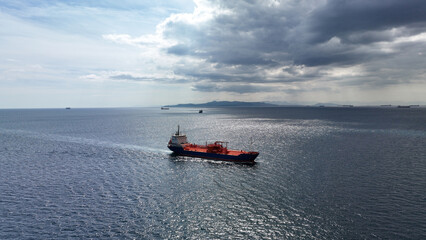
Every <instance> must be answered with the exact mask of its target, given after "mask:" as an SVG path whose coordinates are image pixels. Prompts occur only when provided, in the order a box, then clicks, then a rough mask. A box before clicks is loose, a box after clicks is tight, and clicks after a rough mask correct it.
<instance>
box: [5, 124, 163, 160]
mask: <svg viewBox="0 0 426 240" xmlns="http://www.w3.org/2000/svg"><path fill="white" fill-rule="evenodd" d="M0 133H6V134H13V135H21V136H26V137H31V138H36V139H44V140H51V141H60V142H69V143H79V144H86V145H91V146H99V147H110V148H121V149H133V150H141V151H144V152H155V153H164V154H169V153H171V151H170V150H166V149H159V148H152V147H147V146H139V145H132V144H123V143H114V142H109V141H101V140H97V139H89V138H82V137H71V136H63V135H58V134H50V133H40V132H33V131H27V130H11V129H3V128H0Z"/></svg>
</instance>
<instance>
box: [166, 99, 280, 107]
mask: <svg viewBox="0 0 426 240" xmlns="http://www.w3.org/2000/svg"><path fill="white" fill-rule="evenodd" d="M278 106H279V105H276V104H271V103H265V102H239V101H213V102H207V103H199V104H195V103H185V104H176V105H165V106H163V107H194V108H201V107H278Z"/></svg>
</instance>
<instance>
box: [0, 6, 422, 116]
mask: <svg viewBox="0 0 426 240" xmlns="http://www.w3.org/2000/svg"><path fill="white" fill-rule="evenodd" d="M0 44H1V45H0V56H1V58H0V108H49V107H60V108H62V107H65V106H71V107H133V106H160V105H172V104H179V103H204V102H210V101H214V100H218V101H248V102H253V101H259V102H289V103H296V104H315V103H318V102H333V103H338V104H357V105H372V104H375V105H380V104H393V105H398V104H422V105H424V104H426V94H425V93H426V72H425V70H424V69H425V66H426V59H425V56H426V2H424V1H420V0H406V1H399V0H384V1H379V0H357V1H341V0H306V1H296V0H287V1H275V0H265V1H256V0H255V1H222V0H211V1H209V0H194V1H184V0H169V1H164V0H163V1H135V0H125V1H120V2H117V1H111V0H107V1H99V2H93V1H74V0H72V1H65V0H58V1H49V0H44V1H43V0H36V1H23V0H13V1H12V0H0Z"/></svg>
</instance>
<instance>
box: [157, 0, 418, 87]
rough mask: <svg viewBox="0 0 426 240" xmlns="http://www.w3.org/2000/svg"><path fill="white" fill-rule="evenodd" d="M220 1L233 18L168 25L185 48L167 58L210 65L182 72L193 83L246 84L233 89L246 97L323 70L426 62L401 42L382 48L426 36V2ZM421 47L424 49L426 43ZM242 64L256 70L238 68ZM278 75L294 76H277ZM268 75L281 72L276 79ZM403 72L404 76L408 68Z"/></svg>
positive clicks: (170, 34)
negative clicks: (300, 70)
mask: <svg viewBox="0 0 426 240" xmlns="http://www.w3.org/2000/svg"><path fill="white" fill-rule="evenodd" d="M214 3H215V5H216V6H218V9H219V10H220V11H222V12H225V13H224V14H222V13H221V14H216V15H214V16H213V17H212V19H211V20H210V21H208V22H206V23H203V24H201V25H196V24H189V23H185V22H182V21H169V22H168V23H167V24H166V25H165V29H164V36H165V37H166V38H170V39H173V40H175V41H177V42H178V44H176V45H174V46H172V47H170V48H168V49H166V52H167V53H169V54H173V55H178V56H191V57H194V58H198V59H200V60H203V61H204V62H203V63H200V65H199V66H197V67H193V68H192V69H189V68H187V69H185V71H183V72H181V73H182V75H184V76H188V77H191V78H192V80H193V81H197V80H198V81H204V82H205V81H208V80H210V81H212V82H217V81H220V82H223V83H226V82H233V83H240V85H235V84H233V85H232V86H233V87H239V88H240V89H241V90H238V91H239V92H249V91H251V87H249V88H247V89H244V87H242V86H243V84H244V83H260V82H264V83H270V82H283V83H285V82H301V81H309V80H312V79H315V78H321V77H324V74H323V73H324V71H321V69H318V68H322V69H326V70H329V69H330V68H332V67H350V66H354V65H359V64H368V65H369V66H370V68H369V69H374V67H371V66H377V67H383V65H382V64H381V63H380V62H381V61H385V62H386V64H389V65H394V66H395V67H398V65H397V63H401V62H404V61H405V60H406V59H405V58H406V57H411V58H415V59H422V58H421V56H419V55H415V54H414V52H415V50H412V49H411V48H409V49H410V51H411V52H413V54H412V55H411V56H408V55H406V54H404V53H402V50H403V48H402V47H401V46H398V45H397V44H394V45H389V46H385V47H383V46H382V45H383V43H393V42H394V41H395V40H396V39H398V38H401V37H410V36H414V35H416V34H419V33H422V32H426V2H424V1H420V0H418V1H415V0H357V1H345V0H329V1H325V2H321V1H316V0H307V1H292V0H289V1H282V2H281V4H273V2H272V1H271V2H267V1H214ZM220 11H219V12H220ZM381 44H382V45H381ZM420 45H422V46H420V47H421V48H422V49H423V47H424V42H421V43H420ZM417 47H419V46H417ZM421 61H422V62H424V60H421ZM209 66H210V67H209ZM212 66H213V67H212ZM242 66H245V67H246V69H248V71H247V72H244V71H236V70H235V69H241V68H242ZM298 66H306V67H307V68H311V69H313V70H311V71H310V72H309V73H308V74H295V73H293V72H291V69H293V68H295V67H298ZM206 69H207V70H206ZM277 69H282V70H281V72H287V73H288V74H280V73H279V72H280V71H273V70H277ZM269 70H270V71H269ZM178 71H179V70H178ZM268 71H269V72H278V74H275V75H271V74H269V75H268ZM371 71H372V73H374V72H377V70H376V71H374V70H371ZM400 71H401V72H404V69H400ZM247 73H249V74H247ZM375 75H376V76H377V74H375ZM380 77H381V76H377V77H376V78H380ZM383 77H384V78H386V76H383ZM376 78H374V79H376ZM194 89H196V90H199V91H205V89H215V90H216V91H225V90H224V89H222V88H220V87H214V86H213V87H212V88H203V85H195V87H194ZM238 91H236V92H238Z"/></svg>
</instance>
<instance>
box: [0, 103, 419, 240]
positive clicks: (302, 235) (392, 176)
mask: <svg viewBox="0 0 426 240" xmlns="http://www.w3.org/2000/svg"><path fill="white" fill-rule="evenodd" d="M425 122H426V109H424V108H416V109H396V108H309V107H305V108H303V107H300V108H298V107H293V108H290V107H287V108H285V107H283V108H228V109H204V113H203V114H198V109H190V108H188V109H184V108H182V109H170V110H168V111H167V110H163V111H161V110H160V109H156V108H155V109H154V108H128V109H124V108H123V109H120V108H118V109H71V110H65V109H33V110H30V109H28V110H0V239H64V238H71V239H73V238H76V239H90V238H97V239H99V238H100V239H426V191H425V189H426V161H425V160H426V148H425V146H426V125H425ZM178 124H179V125H180V126H181V129H183V131H184V132H185V133H186V134H187V136H188V139H189V141H191V142H194V143H199V144H202V143H205V141H206V140H226V141H229V142H230V147H231V148H235V149H251V150H256V151H259V152H260V155H259V157H258V159H257V163H256V164H254V165H241V164H232V163H225V162H217V161H209V160H203V159H197V158H187V157H179V156H175V155H173V154H171V152H170V151H169V150H168V149H167V147H166V145H167V142H168V140H169V138H170V135H171V134H172V133H173V132H174V131H175V130H176V126H177V125H178Z"/></svg>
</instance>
